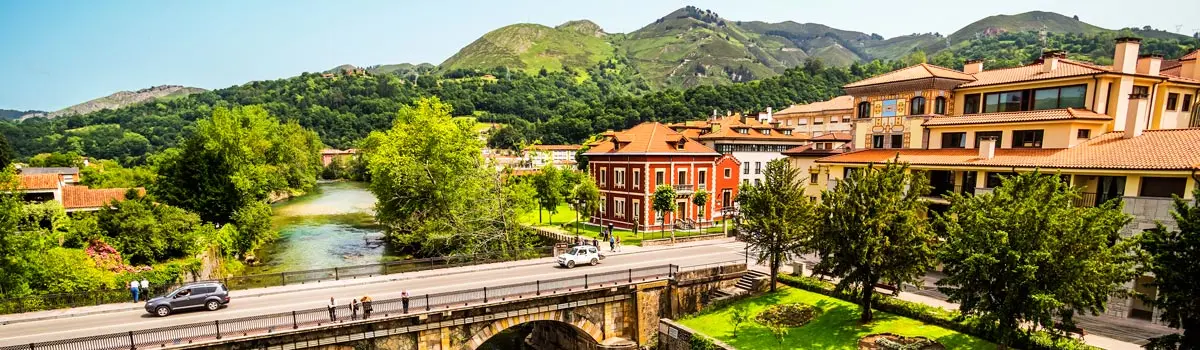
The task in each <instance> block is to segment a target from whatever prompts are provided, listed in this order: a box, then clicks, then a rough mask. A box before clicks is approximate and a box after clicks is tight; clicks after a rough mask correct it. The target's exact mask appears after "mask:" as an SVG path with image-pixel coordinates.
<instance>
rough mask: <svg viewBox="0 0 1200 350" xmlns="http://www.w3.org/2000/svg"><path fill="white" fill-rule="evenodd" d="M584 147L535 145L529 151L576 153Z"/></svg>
mask: <svg viewBox="0 0 1200 350" xmlns="http://www.w3.org/2000/svg"><path fill="white" fill-rule="evenodd" d="M582 147H583V146H581V145H533V146H529V149H536V150H539V151H574V150H578V149H580V148H582Z"/></svg>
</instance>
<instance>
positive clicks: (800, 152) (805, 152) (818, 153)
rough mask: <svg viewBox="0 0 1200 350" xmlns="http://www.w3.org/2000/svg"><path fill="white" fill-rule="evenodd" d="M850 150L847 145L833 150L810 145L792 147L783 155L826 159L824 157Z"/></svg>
mask: <svg viewBox="0 0 1200 350" xmlns="http://www.w3.org/2000/svg"><path fill="white" fill-rule="evenodd" d="M848 150H849V146H847V145H842V146H841V147H834V148H831V149H816V144H813V143H810V144H807V145H804V146H796V147H792V148H790V149H788V150H786V151H783V155H786V156H810V157H824V156H831V155H835V154H842V153H846V151H848Z"/></svg>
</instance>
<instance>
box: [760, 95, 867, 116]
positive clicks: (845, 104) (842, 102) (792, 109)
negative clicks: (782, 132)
mask: <svg viewBox="0 0 1200 350" xmlns="http://www.w3.org/2000/svg"><path fill="white" fill-rule="evenodd" d="M853 105H854V97H853V96H848V95H842V96H838V97H834V98H833V99H830V100H828V101H821V102H813V103H809V104H803V105H791V106H789V107H788V108H784V109H783V110H781V111H779V112H775V114H776V115H786V114H793V113H810V112H821V111H831V110H839V109H852V108H854V106H853Z"/></svg>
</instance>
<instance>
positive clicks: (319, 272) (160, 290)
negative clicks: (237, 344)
mask: <svg viewBox="0 0 1200 350" xmlns="http://www.w3.org/2000/svg"><path fill="white" fill-rule="evenodd" d="M553 250H554V247H538V248H535V249H534V250H532V251H530V253H531V255H534V256H537V257H545V256H550V254H551V253H552V252H553ZM527 258H530V256H515V257H503V256H498V255H455V256H440V257H433V258H422V259H408V260H397V261H389V262H384V263H378V264H367V265H353V266H343V267H334V268H326V269H315V270H302V271H287V272H280V273H269V274H255V275H242V276H231V277H227V278H224V279H221V280H219V281H220V282H223V283H225V288H228V289H229V290H238V289H250V288H263V287H275V286H285V285H291V284H305V283H313V282H322V281H337V280H343V279H355V278H360V277H372V276H378V275H390V274H395V273H403V272H415V271H425V270H433V269H440V268H448V267H458V266H467V265H478V264H486V263H492V262H502V261H511V260H518V259H527ZM180 285H181V284H173V285H166V286H151V288H150V292H149V293H145V292H143V295H142V298H143V299H149V298H151V297H152V296H154V295H162V294H166V293H168V292H170V291H172V290H175V288H178V287H179V286H180ZM132 297H133V296H132V294H130V292H129V289H127V288H118V289H106V290H100V291H89V292H78V293H53V294H39V295H29V296H21V297H13V298H4V299H0V314H11V313H22V312H29V311H40V310H52V309H61V308H72V307H81V306H91V305H100V304H107V303H120V302H129V301H131V300H130V299H132Z"/></svg>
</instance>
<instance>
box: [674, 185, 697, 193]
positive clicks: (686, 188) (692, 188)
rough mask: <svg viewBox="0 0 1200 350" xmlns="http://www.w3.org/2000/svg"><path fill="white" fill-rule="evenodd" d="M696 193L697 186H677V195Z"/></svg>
mask: <svg viewBox="0 0 1200 350" xmlns="http://www.w3.org/2000/svg"><path fill="white" fill-rule="evenodd" d="M695 191H696V187H695V185H691V184H675V192H676V193H681V192H688V193H691V192H695Z"/></svg>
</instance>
